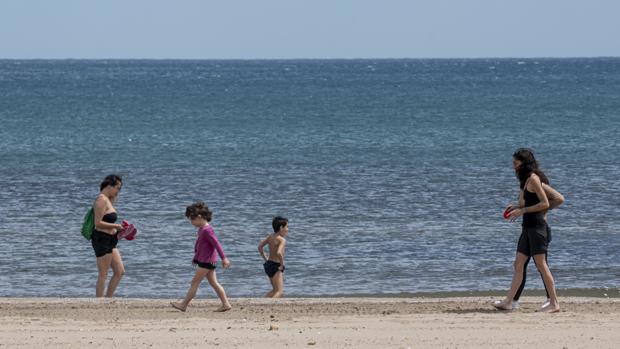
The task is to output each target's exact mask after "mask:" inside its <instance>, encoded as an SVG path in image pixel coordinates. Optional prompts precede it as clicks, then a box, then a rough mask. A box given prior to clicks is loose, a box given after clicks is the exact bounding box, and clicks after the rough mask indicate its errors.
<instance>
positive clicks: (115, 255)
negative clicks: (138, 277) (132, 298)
mask: <svg viewBox="0 0 620 349" xmlns="http://www.w3.org/2000/svg"><path fill="white" fill-rule="evenodd" d="M110 254H111V255H112V263H111V264H110V265H111V267H112V272H113V274H112V278H111V279H110V282H109V283H108V291H107V292H106V295H105V296H106V297H108V298H112V297H113V296H114V291H116V287H117V286H118V284H119V283H120V282H121V278H122V277H123V275H124V274H125V266H124V265H123V259H122V258H121V253H120V252H119V251H118V249H116V248H115V249H113V250H112V253H110Z"/></svg>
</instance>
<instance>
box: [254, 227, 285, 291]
mask: <svg viewBox="0 0 620 349" xmlns="http://www.w3.org/2000/svg"><path fill="white" fill-rule="evenodd" d="M271 225H272V226H273V234H269V235H268V236H267V237H266V238H264V239H263V240H261V242H260V243H259V244H258V253H259V254H260V255H261V257H263V259H264V260H265V264H263V267H264V268H265V273H266V274H267V276H268V277H269V281H271V287H272V290H271V291H269V292H268V293H267V294H266V295H265V297H267V298H280V297H282V295H283V294H284V275H283V273H284V247H285V246H286V240H285V239H284V238H285V237H286V235H288V219H286V218H284V217H280V216H277V217H275V218H274V219H273V221H272V222H271ZM265 245H269V258H266V257H265V251H264V250H263V249H264V248H265Z"/></svg>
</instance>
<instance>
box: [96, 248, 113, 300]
mask: <svg viewBox="0 0 620 349" xmlns="http://www.w3.org/2000/svg"><path fill="white" fill-rule="evenodd" d="M111 264H112V254H111V253H108V254H106V255H104V256H101V257H97V269H98V270H99V276H98V277H97V286H96V287H95V295H96V296H97V297H103V290H104V289H105V282H106V280H107V279H108V269H110V265H111Z"/></svg>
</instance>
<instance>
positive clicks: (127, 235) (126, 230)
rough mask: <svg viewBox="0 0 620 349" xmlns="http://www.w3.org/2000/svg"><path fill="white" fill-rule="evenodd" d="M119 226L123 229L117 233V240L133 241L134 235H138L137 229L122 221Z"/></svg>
mask: <svg viewBox="0 0 620 349" xmlns="http://www.w3.org/2000/svg"><path fill="white" fill-rule="evenodd" d="M121 225H122V226H123V229H121V230H120V231H119V232H118V239H119V240H120V239H126V240H130V241H131V240H133V239H135V238H136V234H138V229H136V227H135V226H134V225H133V224H129V222H127V221H122V222H121Z"/></svg>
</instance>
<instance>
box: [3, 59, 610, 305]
mask: <svg viewBox="0 0 620 349" xmlns="http://www.w3.org/2000/svg"><path fill="white" fill-rule="evenodd" d="M619 135H620V59H618V58H598V59H520V60H517V59H467V60H462V59H446V60H284V61H278V60H271V61H174V60H172V61H149V60H121V61H115V60H95V61H83V60H61V61H45V60H42V61H36V60H35V61H19V60H3V61H2V60H0V238H1V239H0V251H1V253H0V296H11V297H13V296H71V297H90V296H93V295H94V286H95V281H96V277H97V270H96V264H95V256H94V253H93V251H92V247H91V246H90V243H89V242H88V241H86V240H85V239H84V238H83V237H82V236H81V235H80V233H79V229H80V226H81V221H82V217H83V215H84V214H85V212H86V210H87V209H88V208H89V206H90V205H91V204H92V201H93V199H94V198H95V197H96V195H97V194H98V188H99V183H100V182H101V180H102V179H103V177H104V176H105V175H107V174H110V173H117V174H120V175H122V176H123V179H124V185H123V190H122V192H121V195H120V197H119V200H118V202H117V203H116V208H117V210H118V211H119V215H120V218H121V219H127V220H129V221H130V222H132V223H134V224H136V225H137V227H138V228H139V235H138V237H137V239H136V240H134V241H121V242H120V243H119V249H120V251H121V254H122V256H123V261H124V264H125V268H126V274H125V277H124V278H123V280H122V282H121V284H120V286H119V288H118V290H117V295H118V296H120V297H157V298H161V297H171V298H175V297H182V296H184V295H185V292H186V290H187V287H188V286H189V283H190V280H191V277H192V275H193V267H192V266H191V259H192V256H193V243H194V239H195V228H193V227H192V226H191V224H190V223H189V222H188V221H187V220H186V219H185V218H184V210H185V206H187V205H189V204H191V203H192V202H194V201H197V200H203V201H205V202H206V203H207V204H208V205H209V207H210V208H211V209H212V210H213V212H214V215H213V217H214V218H213V221H212V225H213V227H214V229H215V232H216V234H217V235H218V236H219V239H220V241H221V242H222V244H223V247H224V250H225V251H226V253H227V254H228V255H229V257H230V259H231V261H232V267H231V268H230V269H228V270H223V269H222V268H221V267H220V268H218V278H219V280H220V282H221V283H222V284H223V286H224V287H225V289H226V291H227V293H228V294H229V295H231V296H260V295H262V294H264V293H265V292H267V291H268V290H269V282H268V279H267V277H266V276H265V274H264V273H263V270H262V262H261V258H260V257H259V255H258V253H257V249H256V245H257V243H258V241H259V240H260V239H261V238H262V237H264V236H265V235H266V234H268V233H269V232H270V230H271V227H270V224H271V218H272V217H273V216H274V215H283V216H286V217H288V218H289V220H290V233H289V237H288V239H287V240H288V244H287V255H286V266H287V270H286V273H285V284H286V293H287V294H288V295H305V296H328V295H338V294H356V295H365V294H374V295H381V294H401V293H405V294H407V293H417V292H448V291H472V292H473V291H487V290H502V289H506V288H507V287H508V286H509V283H510V279H511V276H512V261H513V258H514V254H515V248H516V242H517V239H518V236H519V234H520V225H519V223H508V222H506V221H504V220H503V219H502V216H501V213H502V211H503V208H504V206H505V205H506V204H507V203H508V202H511V201H514V200H515V199H516V197H517V195H518V183H517V181H516V179H515V177H514V174H513V171H512V167H511V155H512V153H513V151H514V150H515V149H516V148H519V147H530V148H533V149H534V151H535V152H536V155H537V157H538V159H539V161H540V162H541V165H542V167H543V169H544V170H545V171H546V173H547V175H548V176H549V177H550V180H551V184H552V185H553V186H554V187H556V188H557V189H558V190H559V191H560V192H561V193H562V194H564V196H565V197H566V203H565V204H564V205H563V206H562V207H561V208H559V209H557V210H554V211H552V212H551V213H550V215H549V222H550V225H551V227H552V229H553V241H552V243H551V247H550V256H549V263H550V266H551V269H552V272H553V273H554V276H555V278H556V282H557V286H558V288H560V289H568V288H570V289H584V290H585V289H598V288H610V289H616V290H617V288H618V287H620V220H619V217H620V180H619V179H620V155H619V154H620V143H619V139H620V136H619ZM529 272H530V275H531V277H530V278H529V281H528V289H541V288H542V283H541V281H540V278H539V276H538V275H537V273H536V271H535V267H534V266H533V263H532V265H531V266H530V269H529ZM205 296H207V297H213V292H212V290H210V289H209V288H208V287H207V286H206V283H205V286H203V288H202V289H201V290H200V291H199V297H205Z"/></svg>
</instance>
